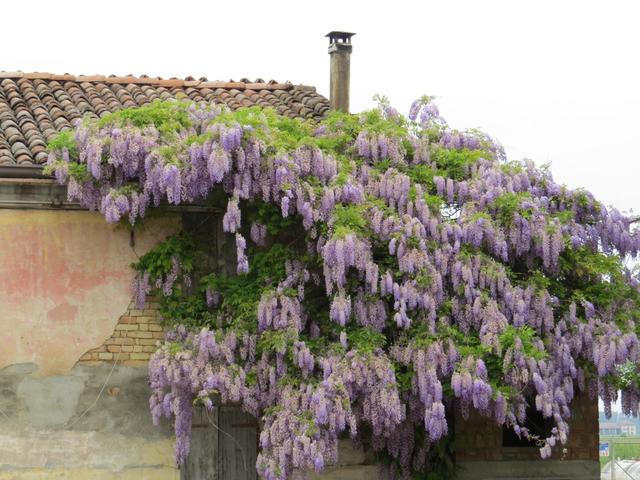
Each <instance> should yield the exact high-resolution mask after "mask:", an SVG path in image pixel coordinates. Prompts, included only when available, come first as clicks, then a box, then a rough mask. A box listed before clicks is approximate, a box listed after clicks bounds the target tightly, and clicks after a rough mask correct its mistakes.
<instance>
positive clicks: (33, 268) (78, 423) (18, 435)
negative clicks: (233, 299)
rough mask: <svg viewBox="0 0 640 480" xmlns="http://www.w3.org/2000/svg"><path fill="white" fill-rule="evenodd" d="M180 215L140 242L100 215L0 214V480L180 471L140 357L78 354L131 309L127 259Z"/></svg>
mask: <svg viewBox="0 0 640 480" xmlns="http://www.w3.org/2000/svg"><path fill="white" fill-rule="evenodd" d="M179 221H180V220H179V217H177V216H174V217H165V218H162V219H156V220H153V221H149V222H145V224H144V225H143V226H141V228H139V229H138V230H137V231H136V234H135V237H134V246H133V247H132V246H131V244H130V242H131V237H130V234H129V231H128V230H127V229H125V228H114V227H113V226H110V225H108V224H107V223H106V222H105V221H104V218H103V217H101V216H100V215H99V214H97V213H90V212H82V211H75V212H71V211H35V210H33V211H32V210H0V242H1V243H0V245H2V248H0V305H2V308H1V309H0V410H2V413H0V417H1V418H0V421H1V422H2V428H0V480H4V479H12V480H13V479H16V480H18V479H19V480H22V479H49V478H65V479H67V478H69V479H72V478H78V479H87V478H91V479H177V478H179V472H178V470H177V468H176V466H175V462H174V460H173V444H174V440H173V434H172V432H171V429H170V428H169V426H168V425H165V426H163V427H155V426H153V425H152V423H151V418H150V414H149V408H148V398H149V388H148V384H147V382H148V380H147V368H146V366H144V362H128V361H124V360H125V359H124V354H123V355H122V356H121V357H122V358H121V361H120V362H118V364H116V365H115V366H114V365H113V364H108V363H100V362H93V364H90V363H87V362H80V363H79V362H78V361H79V360H80V359H81V358H83V359H87V358H92V354H91V352H93V351H95V349H101V348H104V344H105V341H107V342H108V341H109V339H113V337H114V335H115V333H114V332H115V331H116V328H117V326H118V324H119V321H121V320H122V318H123V317H122V316H123V314H125V313H126V312H128V311H129V313H130V310H128V308H129V304H130V301H131V290H130V284H131V280H132V278H133V274H132V271H131V269H130V263H131V262H133V261H135V260H136V258H137V255H141V254H143V253H145V252H146V251H147V250H148V249H149V248H150V247H151V246H152V245H153V244H155V243H156V242H157V241H159V240H162V239H164V238H165V237H166V236H167V235H168V234H170V233H172V232H174V231H175V230H176V229H177V227H178V226H179ZM154 328H155V327H154ZM156 333H157V332H154V333H152V334H151V335H152V336H153V335H155V334H156ZM146 340H148V339H146ZM154 341H155V339H154ZM134 343H135V342H134ZM140 348H142V347H140ZM87 354H88V357H87ZM127 357H129V355H127ZM134 363H138V364H140V363H141V364H142V365H139V366H134V365H133V364H134ZM103 387H104V388H103ZM101 390H102V393H100V392H101ZM5 415H6V417H5Z"/></svg>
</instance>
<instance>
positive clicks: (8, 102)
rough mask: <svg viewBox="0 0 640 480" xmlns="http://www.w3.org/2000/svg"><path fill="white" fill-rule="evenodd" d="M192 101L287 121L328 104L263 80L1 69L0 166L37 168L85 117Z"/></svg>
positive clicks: (310, 91) (320, 111) (313, 114)
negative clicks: (54, 142)
mask: <svg viewBox="0 0 640 480" xmlns="http://www.w3.org/2000/svg"><path fill="white" fill-rule="evenodd" d="M170 98H183V99H191V100H193V101H196V102H201V101H206V102H214V103H219V104H225V105H227V106H229V107H230V108H232V109H238V108H242V107H250V106H253V105H259V106H261V107H272V108H274V109H275V110H276V111H277V112H278V113H281V114H282V115H287V116H289V117H302V118H316V119H320V118H323V117H324V116H326V114H327V112H328V110H329V101H328V100H327V99H326V98H324V97H323V96H322V95H319V94H318V93H316V90H315V89H314V88H312V87H306V86H302V85H292V84H290V83H279V82H277V81H275V80H269V81H268V82H267V81H265V80H263V79H262V78H257V79H255V80H250V79H247V78H242V79H240V80H239V81H234V80H230V81H228V82H224V81H210V80H208V79H207V78H206V77H200V78H199V79H197V80H196V79H195V77H187V78H185V79H184V80H181V79H176V78H170V79H162V78H160V77H149V76H147V75H141V76H140V77H134V76H132V75H126V76H121V77H119V76H116V75H110V76H104V75H77V76H76V75H70V74H67V73H65V74H63V75H54V74H51V73H42V72H35V73H23V72H1V71H0V166H5V165H11V166H33V165H41V164H43V163H44V162H45V161H46V159H47V153H46V146H47V143H48V142H49V140H51V139H52V138H53V137H54V136H55V135H56V134H57V133H58V132H59V131H61V130H66V129H70V128H72V125H73V123H74V121H75V120H77V119H79V118H82V117H83V116H84V115H89V116H92V117H101V116H103V115H105V114H107V113H109V112H114V111H116V110H120V109H123V108H127V107H135V106H141V105H145V104H147V103H150V102H152V101H154V100H157V99H160V100H167V99H170Z"/></svg>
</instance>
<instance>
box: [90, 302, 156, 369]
mask: <svg viewBox="0 0 640 480" xmlns="http://www.w3.org/2000/svg"><path fill="white" fill-rule="evenodd" d="M159 307H160V304H159V303H158V299H157V298H155V297H147V303H146V305H145V308H144V310H139V309H136V308H135V305H134V304H133V303H131V304H130V305H129V308H128V309H127V311H126V312H125V313H124V315H122V316H121V317H120V318H119V319H118V323H117V324H116V326H115V327H114V329H113V334H112V335H111V336H110V337H109V338H107V339H106V340H105V341H104V343H103V344H102V345H100V346H99V347H96V348H94V349H91V350H89V351H88V352H87V353H85V354H84V355H82V357H80V360H79V361H80V362H82V363H84V364H101V363H111V362H114V361H116V360H117V361H118V363H119V364H124V365H130V366H140V365H144V364H145V363H146V362H148V361H149V359H150V358H151V355H152V354H153V352H155V351H156V345H157V343H158V342H159V341H162V339H163V338H164V333H165V332H164V329H163V328H162V326H161V325H160V323H159V322H158V308H159Z"/></svg>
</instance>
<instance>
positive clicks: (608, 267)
mask: <svg viewBox="0 0 640 480" xmlns="http://www.w3.org/2000/svg"><path fill="white" fill-rule="evenodd" d="M50 151H51V153H50V156H49V161H48V166H47V169H48V171H49V172H50V173H52V174H54V175H55V176H56V178H57V179H58V180H59V181H60V182H61V183H66V184H67V185H68V195H69V198H70V199H71V200H75V201H79V202H80V203H81V205H83V206H84V207H87V208H89V209H95V210H98V211H99V212H100V213H102V214H103V215H104V216H105V218H106V220H107V221H108V222H109V223H116V222H121V221H122V222H125V221H126V222H129V223H130V224H131V225H132V226H133V225H136V224H137V223H138V222H140V220H141V219H143V218H144V217H145V214H146V213H147V212H148V211H149V210H150V209H152V208H154V207H162V206H163V205H165V204H172V205H183V204H189V203H197V202H205V201H207V199H210V198H212V196H214V197H216V198H220V193H221V192H223V197H224V198H225V200H224V201H225V203H226V205H224V208H226V210H225V213H224V216H223V218H222V227H223V229H224V231H225V232H227V233H228V234H229V237H230V241H231V242H233V245H234V250H235V253H236V259H235V260H236V270H237V274H236V275H230V274H228V273H224V272H221V271H215V272H198V271H197V268H195V267H194V264H193V261H192V257H191V254H192V250H193V248H194V245H193V243H190V242H191V239H190V238H189V235H188V234H187V233H183V234H181V235H179V236H176V237H172V238H170V239H168V240H167V242H164V243H162V244H161V245H159V246H158V247H156V248H154V249H153V250H152V251H151V252H149V253H148V254H147V255H145V256H144V257H142V258H141V260H140V262H139V263H138V264H137V265H136V269H137V271H138V274H137V277H136V280H135V282H134V290H135V296H136V301H137V302H138V303H139V304H141V305H142V304H144V301H145V297H146V295H148V294H150V293H153V292H157V293H159V294H161V295H162V298H163V302H164V303H163V308H164V310H163V312H164V313H163V314H164V315H165V319H166V320H167V321H169V322H171V323H173V324H174V325H175V327H174V328H173V329H172V330H171V331H170V332H169V333H168V334H167V337H166V341H165V342H164V343H163V344H162V346H160V347H159V350H158V351H157V352H156V353H155V355H154V356H153V359H152V360H151V363H150V368H149V375H150V384H151V387H152V390H153V394H152V397H151V400H150V406H151V412H152V415H153V418H154V420H155V421H158V420H159V419H160V418H161V417H163V416H164V417H168V418H172V419H174V422H175V423H174V425H175V433H176V439H177V441H176V458H177V461H178V462H179V463H181V462H183V461H184V460H185V458H186V457H187V455H188V451H189V438H190V429H191V415H192V409H193V406H194V405H196V404H201V405H204V407H205V408H207V409H211V408H213V406H214V404H216V403H228V402H234V403H237V404H239V405H241V407H242V408H243V409H244V410H245V411H246V412H248V413H250V414H251V415H255V416H256V417H257V418H259V419H260V420H261V426H262V428H261V433H260V439H259V445H260V453H259V457H258V461H257V465H256V467H257V470H258V472H259V473H260V474H261V475H263V476H264V478H266V479H269V480H275V479H285V478H289V477H290V475H291V473H292V472H293V471H294V470H296V469H301V470H316V471H321V470H322V469H323V468H324V467H325V466H326V465H330V464H333V463H335V462H336V461H337V456H338V453H339V452H338V450H337V442H338V439H339V438H340V437H341V436H342V435H345V434H347V435H350V436H351V437H352V438H353V439H354V440H356V441H361V442H365V443H367V445H369V446H370V448H372V449H373V450H374V451H376V452H378V455H379V458H380V459H381V460H384V462H385V465H386V467H385V471H386V473H387V474H388V475H389V476H390V477H392V478H410V476H411V475H412V474H413V473H414V472H424V471H428V470H429V469H430V468H432V467H433V465H432V464H431V463H430V458H431V457H430V451H431V447H432V446H433V444H434V443H436V442H439V441H442V439H443V438H445V437H446V435H447V434H448V432H449V431H450V428H451V427H450V416H451V414H452V411H453V409H456V408H457V409H459V410H460V412H461V413H462V415H463V416H464V417H466V416H467V415H468V413H469V411H470V410H471V409H473V410H475V411H477V412H479V413H480V414H482V415H485V416H490V417H492V418H493V419H494V420H495V421H496V422H497V423H498V424H499V425H503V426H505V427H507V428H511V429H513V430H514V431H515V432H516V434H517V435H519V436H525V437H530V436H531V433H530V432H529V431H528V430H527V428H526V426H525V420H526V418H525V417H526V408H527V406H528V404H529V403H531V404H532V405H533V406H534V407H535V409H537V410H538V411H540V412H541V413H542V414H543V416H544V417H547V418H551V419H552V420H553V423H554V427H553V429H552V430H551V431H550V432H549V434H548V436H546V437H544V438H537V439H536V440H537V444H538V446H539V447H540V453H541V455H542V457H549V456H551V454H552V449H553V447H554V446H556V445H558V444H565V443H566V441H567V438H568V436H569V433H570V432H569V425H568V421H569V418H570V416H571V402H572V400H573V398H574V397H575V395H576V394H577V393H578V391H581V392H585V393H584V394H590V395H591V396H592V397H593V398H595V396H596V395H599V396H600V397H601V398H602V399H603V400H604V402H605V404H606V405H607V408H610V404H611V402H612V401H614V400H615V399H616V397H617V395H618V391H619V390H621V391H622V405H623V410H624V411H625V413H632V414H637V413H638V411H637V410H638V401H639V400H640V390H639V387H638V369H637V366H636V365H637V362H638V359H639V356H640V349H639V345H638V313H639V311H640V309H639V306H640V294H639V290H638V281H637V280H636V278H635V276H634V275H633V274H632V272H630V271H629V269H628V268H627V267H626V266H625V265H626V264H625V261H626V259H628V258H630V257H635V256H636V255H637V253H638V249H639V247H640V234H639V233H638V231H637V230H636V229H635V228H633V221H632V220H631V219H630V218H629V217H627V216H625V215H623V214H621V213H620V212H618V211H617V210H615V209H610V208H605V207H604V206H603V205H602V204H601V203H599V202H597V201H596V200H595V199H594V198H593V196H592V195H591V194H590V193H588V192H586V191H584V190H571V189H569V188H567V187H565V186H562V185H559V184H557V183H556V182H554V181H553V178H552V176H551V174H550V173H549V172H548V171H547V170H545V169H541V168H538V167H536V166H535V165H534V164H533V163H531V162H528V161H525V162H514V161H507V159H506V158H505V156H504V153H503V150H502V149H501V148H500V146H499V145H498V144H496V143H495V142H494V141H493V140H492V139H491V138H489V137H488V136H486V135H485V134H483V133H481V132H478V131H457V130H454V129H452V128H451V127H449V125H448V124H447V122H446V121H445V120H444V119H443V118H442V117H441V116H440V113H439V111H438V108H437V107H436V105H435V104H434V103H433V102H432V100H431V99H430V98H428V97H425V98H422V99H420V100H418V101H416V102H415V103H414V104H413V105H412V106H411V109H410V113H409V115H408V117H406V118H405V117H403V116H402V115H400V114H398V112H397V111H396V110H395V109H393V108H392V107H390V106H389V105H388V103H387V102H386V101H384V99H383V101H382V102H381V105H380V107H379V108H377V109H374V110H372V111H370V112H365V113H363V114H360V115H348V114H342V113H338V112H335V113H332V114H331V115H330V116H329V117H328V118H327V119H326V120H324V121H321V122H312V121H302V120H294V119H289V118H284V117H281V116H279V115H277V114H276V113H275V112H273V111H269V110H260V109H258V108H250V109H243V110H239V111H236V112H231V111H229V110H227V109H226V108H223V107H220V106H216V105H205V104H193V103H183V102H175V101H172V102H156V103H153V104H151V105H148V106H145V107H141V108H138V109H131V110H123V111H121V112H118V113H115V114H110V115H107V116H105V117H103V118H101V119H91V118H88V119H85V120H84V121H82V122H80V123H79V124H78V125H77V127H76V128H75V130H74V131H72V132H63V133H62V134H60V135H59V136H58V137H57V138H56V139H55V140H54V141H53V142H52V143H51V145H50ZM603 168H604V167H603ZM216 195H217V196H216ZM194 276H195V277H194ZM192 277H194V278H193V280H194V281H195V282H196V283H197V287H198V288H195V289H194V288H191V291H193V292H195V293H192V294H190V295H187V294H186V292H187V291H188V290H189V289H188V288H187V287H189V286H190V284H191V281H192Z"/></svg>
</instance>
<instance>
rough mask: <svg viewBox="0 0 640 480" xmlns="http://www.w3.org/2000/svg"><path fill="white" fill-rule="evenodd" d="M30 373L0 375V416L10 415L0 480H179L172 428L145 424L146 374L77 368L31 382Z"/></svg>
mask: <svg viewBox="0 0 640 480" xmlns="http://www.w3.org/2000/svg"><path fill="white" fill-rule="evenodd" d="M36 369H37V366H36V365H35V364H33V363H23V364H16V365H12V366H10V367H6V368H5V369H3V370H0V409H2V411H3V412H6V414H7V415H8V416H9V419H8V420H7V419H3V421H2V422H3V423H2V429H0V480H5V479H12V480H23V479H29V480H31V479H40V478H42V479H45V478H46V479H49V478H64V479H75V478H77V479H88V478H91V479H110V480H111V479H128V478H131V479H134V478H135V479H148V480H152V479H153V480H155V479H158V480H163V479H178V478H179V471H178V469H177V467H176V466H175V463H174V460H173V445H174V441H173V434H172V432H171V429H170V427H169V425H162V426H160V427H156V426H154V425H153V424H152V422H151V415H150V414H149V409H148V406H147V405H148V399H149V387H148V385H147V369H146V367H128V366H116V367H115V368H114V369H113V372H112V371H111V370H112V365H107V364H104V365H101V366H88V365H82V364H79V365H76V366H75V367H73V368H72V369H71V371H70V372H68V374H66V375H52V376H48V377H43V378H34V377H33V376H32V374H33V373H34V372H35V371H36ZM105 382H106V383H105ZM103 385H105V388H104V392H103V394H102V395H101V396H100V398H99V400H98V402H97V403H95V400H96V398H98V393H99V392H100V390H101V389H102V386H103Z"/></svg>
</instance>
